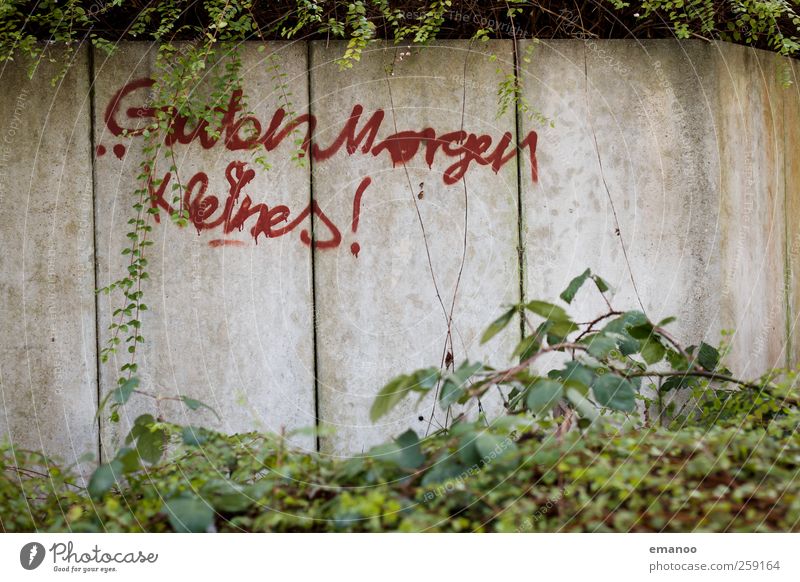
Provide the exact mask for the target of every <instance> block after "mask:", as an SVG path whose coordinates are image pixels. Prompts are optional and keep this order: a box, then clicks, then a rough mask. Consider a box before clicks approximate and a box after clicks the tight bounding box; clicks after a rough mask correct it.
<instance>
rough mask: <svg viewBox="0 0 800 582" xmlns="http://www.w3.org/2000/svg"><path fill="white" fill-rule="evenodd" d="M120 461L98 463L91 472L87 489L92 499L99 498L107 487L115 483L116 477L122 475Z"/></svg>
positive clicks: (109, 487)
mask: <svg viewBox="0 0 800 582" xmlns="http://www.w3.org/2000/svg"><path fill="white" fill-rule="evenodd" d="M122 468H123V467H122V463H121V462H120V461H118V460H114V461H111V462H110V463H105V464H103V465H100V466H99V467H97V469H95V472H94V473H92V476H91V478H90V479H89V485H88V486H87V488H86V489H87V490H88V491H89V495H91V496H92V498H93V499H100V498H101V497H102V496H103V495H104V494H105V493H106V492H107V491H108V490H109V489H111V488H112V487H113V486H114V485H116V484H117V477H118V476H120V475H122Z"/></svg>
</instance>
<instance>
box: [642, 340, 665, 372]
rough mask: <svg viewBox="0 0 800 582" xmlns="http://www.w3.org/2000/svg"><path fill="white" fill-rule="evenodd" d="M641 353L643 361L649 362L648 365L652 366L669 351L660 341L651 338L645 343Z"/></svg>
mask: <svg viewBox="0 0 800 582" xmlns="http://www.w3.org/2000/svg"><path fill="white" fill-rule="evenodd" d="M639 353H641V355H642V359H643V360H644V361H645V362H647V364H648V365H650V366H652V365H653V364H655V363H658V362H660V361H661V360H662V359H663V358H664V356H665V355H666V353H667V350H666V348H665V347H664V346H663V345H662V344H661V342H660V341H658V340H657V339H655V338H650V339H649V340H647V341H646V342H645V343H644V346H642V349H641V351H640V352H639Z"/></svg>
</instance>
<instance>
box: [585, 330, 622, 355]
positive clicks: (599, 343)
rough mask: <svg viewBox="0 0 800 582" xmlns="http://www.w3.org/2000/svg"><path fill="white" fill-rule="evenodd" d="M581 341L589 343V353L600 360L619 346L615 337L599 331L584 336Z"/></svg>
mask: <svg viewBox="0 0 800 582" xmlns="http://www.w3.org/2000/svg"><path fill="white" fill-rule="evenodd" d="M581 343H586V344H588V346H587V351H588V352H589V355H591V356H594V357H595V358H597V359H598V360H602V359H604V358H606V357H607V356H608V354H610V353H611V352H612V351H614V350H615V349H616V347H617V342H616V340H615V339H614V338H612V337H608V336H607V335H604V334H602V333H597V334H594V335H591V336H589V337H588V338H584V340H582V341H581Z"/></svg>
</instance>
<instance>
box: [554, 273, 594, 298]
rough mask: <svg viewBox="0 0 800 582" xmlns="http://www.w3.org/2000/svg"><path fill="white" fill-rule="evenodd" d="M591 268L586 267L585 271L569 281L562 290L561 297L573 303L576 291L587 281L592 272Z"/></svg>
mask: <svg viewBox="0 0 800 582" xmlns="http://www.w3.org/2000/svg"><path fill="white" fill-rule="evenodd" d="M591 273H592V272H591V270H589V269H586V270H585V271H584V272H583V273H581V274H580V275H578V276H577V277H575V278H574V279H573V280H572V281H570V282H569V285H567V288H566V289H564V291H562V292H561V295H559V297H561V299H563V300H564V301H565V302H566V303H572V300H573V299H575V295H576V293H578V291H579V290H580V288H581V287H583V284H584V283H586V279H587V278H588V277H589V275H590V274H591Z"/></svg>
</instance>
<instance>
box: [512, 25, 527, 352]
mask: <svg viewBox="0 0 800 582" xmlns="http://www.w3.org/2000/svg"><path fill="white" fill-rule="evenodd" d="M511 43H512V44H511V46H512V50H511V52H512V58H513V60H514V74H515V75H516V76H517V82H518V83H520V87H522V86H523V85H522V76H521V70H520V66H519V59H518V58H517V43H518V41H517V39H516V38H514V39H513V40H512V41H511ZM518 100H519V95H517V101H518ZM514 131H515V133H516V136H515V140H516V146H517V155H516V156H514V162H515V164H516V170H517V273H518V274H519V301H520V303H524V302H525V237H524V230H523V229H524V224H525V221H524V215H523V211H522V190H523V187H522V162H521V161H520V154H521V153H522V151H521V150H520V147H519V137H520V134H521V132H522V120H521V119H520V115H519V103H518V102H515V103H514ZM519 334H520V336H519V337H520V341H521V340H522V339H524V338H525V317H524V311H521V312H520V316H519Z"/></svg>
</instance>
